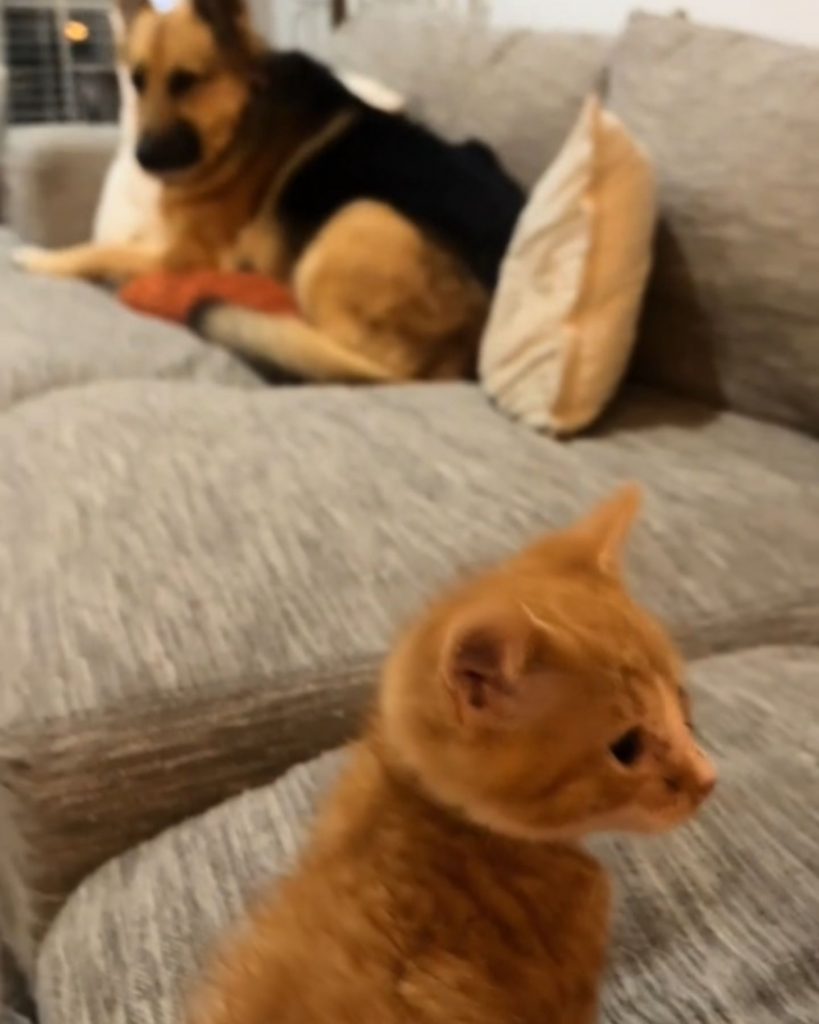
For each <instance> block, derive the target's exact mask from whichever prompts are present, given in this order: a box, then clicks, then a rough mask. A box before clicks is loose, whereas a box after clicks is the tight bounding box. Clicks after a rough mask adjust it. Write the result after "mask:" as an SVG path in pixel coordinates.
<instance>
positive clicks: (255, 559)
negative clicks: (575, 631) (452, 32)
mask: <svg viewBox="0 0 819 1024" xmlns="http://www.w3.org/2000/svg"><path fill="white" fill-rule="evenodd" d="M708 415H709V413H708V410H706V409H703V408H702V407H698V406H692V405H685V404H683V403H678V404H676V405H675V404H674V403H671V404H670V405H669V404H668V402H667V401H666V400H664V399H658V398H657V397H656V396H653V395H652V394H651V393H637V392H634V393H632V394H630V395H629V396H627V399H626V400H625V401H624V403H623V404H622V405H621V407H620V408H619V409H618V410H615V411H614V412H613V413H612V415H611V416H610V417H609V418H608V420H607V421H606V423H605V424H604V425H603V426H602V427H601V428H600V429H599V430H598V431H597V433H596V435H595V436H593V437H589V438H583V439H580V440H578V441H576V442H573V443H572V444H570V445H561V444H559V443H556V442H554V441H551V440H549V439H547V438H544V437H540V436H538V435H536V434H534V433H532V432H531V431H530V430H528V429H527V428H524V427H519V426H517V425H515V424H514V423H511V422H509V421H508V420H506V419H505V418H504V417H503V416H501V415H500V414H498V413H497V412H495V411H494V410H493V409H492V408H491V406H490V405H489V404H488V403H487V402H486V400H485V399H484V397H483V396H482V394H481V392H480V391H479V390H478V389H477V387H474V386H471V385H440V386H430V385H426V386H421V385H419V386H406V387H401V388H395V389H368V390H355V389H343V388H325V389H319V388H313V389H298V388H295V389H280V390H250V391H248V390H244V391H242V390H240V389H236V388H225V387H219V386H216V385H208V384H205V383H192V382H160V381H145V382H127V383H107V384H98V385H93V386H89V387H86V388H75V389H70V390H66V391H63V392H60V393H55V394H52V395H50V396H47V397H44V398H42V399H41V400H40V401H37V402H28V403H24V404H23V405H20V406H17V407H15V408H13V409H12V410H10V411H8V412H7V413H6V414H5V415H4V416H2V417H0V507H2V508H4V509H5V513H4V515H3V516H2V517H0V579H2V580H3V586H2V589H0V619H2V621H3V623H4V636H3V685H2V687H0V796H3V795H4V796H5V804H6V805H7V806H6V809H5V812H4V811H3V806H2V805H3V801H2V800H0V815H4V817H3V820H2V821H0V833H3V829H4V828H5V829H7V830H8V831H6V832H5V833H3V834H4V835H7V836H9V837H16V838H15V840H14V842H12V841H11V839H9V840H8V841H4V843H3V844H0V900H2V899H3V895H2V894H3V893H6V894H14V896H15V899H16V903H15V906H14V907H13V908H12V910H13V913H6V915H5V921H6V927H8V928H9V929H10V930H12V932H13V934H12V936H10V939H11V940H12V941H13V943H14V946H15V948H16V949H17V950H18V952H19V953H21V955H22V956H23V957H26V955H27V956H28V957H29V958H30V956H31V953H32V951H33V948H34V943H35V938H36V934H37V933H38V930H39V928H40V927H41V926H42V923H43V922H44V921H45V920H46V919H47V918H48V915H49V913H50V912H51V911H52V910H53V909H54V907H55V906H57V905H59V903H60V902H61V900H62V899H63V898H64V896H65V894H66V893H67V892H68V891H70V889H71V888H72V887H73V886H74V885H75V884H76V882H77V881H79V879H80V878H81V877H82V876H83V875H84V874H85V873H86V872H87V871H88V870H90V869H91V868H93V867H94V866H95V865H97V864H99V863H100V862H101V861H102V860H104V859H105V858H106V857H109V856H113V855H115V854H116V853H118V852H120V851H121V850H122V849H123V848H125V847H126V846H127V845H129V844H130V843H133V842H135V841H136V840H138V839H141V838H144V837H146V836H148V835H151V834H154V833H155V832H156V831H157V830H158V829H159V828H161V827H164V826H165V825H167V824H169V823H171V822H173V821H176V820H177V819H178V818H179V817H180V816H182V815H184V814H186V813H189V812H191V811H193V810H198V809H201V808H203V807H204V806H207V805H208V804H210V803H212V802H214V801H215V800H217V799H219V798H220V797H221V796H223V795H225V794H227V793H233V792H236V790H237V789H239V788H241V787H242V786H243V785H246V784H248V783H251V782H252V783H255V784H258V783H259V782H261V781H264V780H266V779H270V778H272V777H273V776H275V774H276V773H277V772H279V771H280V770H281V769H282V768H283V767H284V766H285V765H286V764H288V763H290V762H292V760H294V759H295V758H298V757H307V756H309V755H310V754H311V753H313V752H315V751H317V750H320V749H323V748H325V747H327V746H328V745H329V744H333V743H336V742H339V741H340V740H342V739H343V738H344V737H345V736H346V735H348V734H349V731H350V729H351V727H352V724H353V723H354V721H355V716H356V714H357V712H358V709H359V708H360V707H361V704H362V700H363V699H364V694H366V692H367V690H368V687H369V684H370V682H371V680H372V678H373V676H374V674H375V668H376V665H377V663H378V661H379V659H380V657H381V655H382V653H383V652H384V650H385V648H386V646H387V644H388V642H389V638H390V635H391V633H392V631H393V629H394V626H395V624H396V622H398V621H400V620H401V619H402V618H403V617H405V616H406V615H408V614H410V613H411V612H412V611H413V610H414V609H415V608H416V607H417V605H418V604H419V603H420V602H421V601H422V600H424V598H425V597H426V596H427V595H429V594H430V593H431V592H432V591H433V590H434V589H435V588H436V587H438V586H439V585H440V584H441V583H443V582H444V581H446V580H448V579H449V578H450V577H451V575H452V573H453V572H457V571H459V570H461V569H464V568H466V567H468V566H470V565H474V564H475V563H480V562H482V561H485V560H487V559H490V558H494V557H496V556H499V555H502V554H504V553H506V552H508V551H509V550H511V549H512V548H514V547H516V546H518V545H519V544H520V543H521V542H522V541H523V540H524V539H527V538H529V537H531V536H532V535H534V534H535V533H537V532H538V531H540V530H542V529H544V528H545V527H548V526H556V525H558V524H561V523H565V522H566V521H567V520H569V519H570V518H572V517H573V516H576V515H577V514H578V513H579V512H580V511H581V510H583V509H586V508H588V507H589V506H590V505H591V504H592V503H593V501H595V500H597V499H598V498H600V497H601V495H602V494H603V493H604V492H607V491H608V490H609V489H611V488H613V487H614V486H615V484H617V483H619V482H621V481H622V480H623V479H624V478H633V477H637V478H641V479H644V480H646V481H647V483H648V485H649V502H648V510H647V514H646V517H645V519H644V522H643V523H642V525H641V526H640V528H639V530H638V531H637V535H636V537H635V541H634V544H633V551H632V558H631V575H632V577H633V580H634V583H635V585H636V588H637V591H638V593H639V594H640V596H641V597H642V598H643V599H644V600H646V601H647V603H648V604H649V605H650V606H651V607H652V608H654V609H655V610H656V611H658V612H659V613H660V614H662V615H663V616H664V617H665V618H666V619H667V620H668V621H669V622H670V623H671V624H672V626H673V627H674V628H675V630H676V631H677V633H678V634H679V635H680V637H681V639H682V640H683V642H684V645H685V648H686V650H687V651H688V652H689V653H692V654H702V653H708V652H710V651H713V650H722V649H730V648H733V647H737V646H743V645H745V644H753V643H759V642H763V641H765V640H767V641H770V642H774V641H778V642H786V641H798V640H800V639H801V638H804V637H815V632H816V617H817V611H819V584H817V581H818V580H819V533H817V531H816V527H815V524H816V520H817V513H819V480H817V479H816V475H815V467H816V460H817V451H818V450H819V449H817V445H816V443H815V442H813V441H811V440H810V439H808V438H806V437H804V436H800V435H797V434H793V433H791V432H789V431H787V430H784V429H782V428H777V427H773V426H770V427H769V426H765V425H761V424H757V423H754V422H753V421H749V420H745V419H742V418H741V417H738V416H736V415H732V414H728V413H726V414H722V415H719V416H714V417H713V418H711V419H710V420H709V419H708V418H707V417H708ZM124 785H127V786H128V787H129V793H131V794H133V799H134V800H138V806H139V813H138V814H135V813H134V810H133V803H132V802H131V801H130V800H129V801H126V802H123V786H124ZM15 850H17V854H16V855H15ZM35 894H36V896H35ZM6 898H8V897H6ZM0 909H2V908H0Z"/></svg>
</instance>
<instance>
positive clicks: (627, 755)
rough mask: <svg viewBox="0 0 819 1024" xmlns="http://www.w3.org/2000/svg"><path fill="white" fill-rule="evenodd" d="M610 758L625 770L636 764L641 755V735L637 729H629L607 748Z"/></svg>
mask: <svg viewBox="0 0 819 1024" xmlns="http://www.w3.org/2000/svg"><path fill="white" fill-rule="evenodd" d="M609 752H610V753H611V756H612V757H613V758H614V760H615V761H617V762H618V763H619V764H621V765H623V766H624V767H625V768H630V767H631V766H632V765H633V764H636V763H637V761H638V760H639V759H640V755H641V754H642V753H643V735H642V733H641V732H640V730H639V729H637V728H635V729H629V730H628V732H624V733H623V735H622V736H621V737H620V739H619V740H616V741H615V742H614V743H612V745H611V746H610V747H609Z"/></svg>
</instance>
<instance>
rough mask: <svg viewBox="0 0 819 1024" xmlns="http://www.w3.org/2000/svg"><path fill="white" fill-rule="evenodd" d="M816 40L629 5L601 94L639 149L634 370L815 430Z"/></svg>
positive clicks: (818, 333)
mask: <svg viewBox="0 0 819 1024" xmlns="http://www.w3.org/2000/svg"><path fill="white" fill-rule="evenodd" d="M817 95H819V59H818V58H817V53H816V50H814V49H807V48H804V49H803V48H800V47H797V46H786V45H784V44H781V43H776V42H773V41H771V40H767V39H758V38H756V37H754V36H748V35H743V34H742V33H740V32H731V31H727V30H724V29H716V28H706V27H703V26H701V25H695V24H692V23H691V22H689V21H687V20H686V19H684V18H657V17H653V16H650V15H635V16H634V17H633V19H632V20H631V22H630V23H629V26H628V28H627V30H626V32H625V34H624V35H623V36H622V38H621V39H620V40H619V42H618V45H617V47H616V50H615V54H614V57H613V60H612V67H611V75H610V93H609V97H608V102H609V104H610V106H611V108H612V110H614V112H615V113H616V114H618V115H619V116H620V117H621V118H622V119H623V121H624V123H625V124H626V127H628V128H629V129H630V130H631V131H632V132H633V133H634V134H635V135H636V137H637V138H639V139H640V140H641V142H642V143H643V145H644V146H645V147H646V148H647V149H648V151H649V153H650V154H651V156H652V158H653V159H654V162H655V165H656V168H657V175H658V181H659V198H660V228H659V232H658V237H657V249H656V257H655V264H654V271H653V274H652V278H651V284H650V287H649V290H648V294H647V299H646V310H645V317H644V321H643V328H642V343H641V345H640V346H639V348H638V351H637V359H636V367H635V369H636V373H637V374H638V375H639V377H640V378H641V379H642V380H644V381H646V382H648V383H651V384H654V385H659V386H661V387H664V388H668V390H670V391H675V392H677V393H678V394H684V395H689V396H691V397H693V398H699V399H703V400H705V401H708V402H711V403H714V404H723V405H727V406H730V407H731V408H734V409H738V410H740V411H741V412H744V413H746V414H748V415H750V416H757V417H764V418H767V419H771V420H778V421H780V422H784V423H790V424H792V425H794V426H796V427H797V428H799V429H802V430H809V431H811V432H813V433H814V434H819V343H817V338H819V291H817V288H816V287H815V284H814V282H815V281H816V280H817V279H819V191H817V189H816V186H815V182H816V181H817V180H819V132H817V131H816V113H815V102H814V99H815V97H816V96H817Z"/></svg>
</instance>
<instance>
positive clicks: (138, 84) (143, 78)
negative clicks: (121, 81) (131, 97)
mask: <svg viewBox="0 0 819 1024" xmlns="http://www.w3.org/2000/svg"><path fill="white" fill-rule="evenodd" d="M131 82H132V83H133V86H134V88H135V89H136V91H137V92H144V91H145V85H146V82H147V75H146V74H145V68H143V67H139V68H134V70H133V71H132V72H131Z"/></svg>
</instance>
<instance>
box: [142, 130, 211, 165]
mask: <svg viewBox="0 0 819 1024" xmlns="http://www.w3.org/2000/svg"><path fill="white" fill-rule="evenodd" d="M201 157H202V143H201V141H200V139H199V136H198V134H197V133H196V130H195V129H194V127H193V125H191V124H188V122H187V121H179V122H177V123H176V124H175V125H173V127H171V128H168V129H166V130H165V131H163V132H145V133H144V134H143V135H142V136H141V137H140V139H139V142H138V144H137V150H136V158H137V160H138V161H139V163H140V164H141V166H142V167H143V168H144V169H145V170H146V171H148V172H149V173H151V174H165V173H169V172H172V171H184V170H187V169H188V168H189V167H193V166H194V164H196V163H198V162H199V160H200V159H201Z"/></svg>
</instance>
